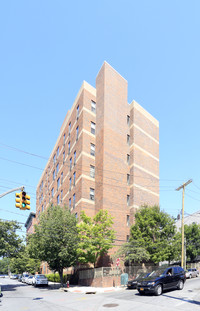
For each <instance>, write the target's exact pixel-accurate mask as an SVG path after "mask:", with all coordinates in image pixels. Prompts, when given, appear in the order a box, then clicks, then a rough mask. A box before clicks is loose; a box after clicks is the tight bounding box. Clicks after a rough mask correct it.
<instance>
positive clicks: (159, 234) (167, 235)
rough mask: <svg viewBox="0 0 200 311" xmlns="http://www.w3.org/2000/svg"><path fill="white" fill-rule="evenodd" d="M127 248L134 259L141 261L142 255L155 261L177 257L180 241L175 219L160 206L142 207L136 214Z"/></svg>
mask: <svg viewBox="0 0 200 311" xmlns="http://www.w3.org/2000/svg"><path fill="white" fill-rule="evenodd" d="M135 247H136V250H135ZM127 248H129V252H130V254H132V258H133V260H134V261H141V260H142V257H143V259H144V260H146V259H148V258H149V259H150V260H151V261H152V262H154V263H158V262H160V261H164V260H168V261H170V260H172V259H177V258H178V257H179V256H180V243H179V238H178V235H177V234H176V226H175V220H174V219H173V218H172V217H171V216H170V215H168V214H167V213H165V212H163V211H161V210H160V208H159V207H158V206H152V207H151V206H150V207H149V206H143V207H141V208H140V210H139V211H138V212H137V213H136V214H135V224H134V225H133V226H132V227H131V230H130V240H129V242H128V243H127V247H126V249H127Z"/></svg>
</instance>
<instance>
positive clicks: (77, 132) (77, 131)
mask: <svg viewBox="0 0 200 311" xmlns="http://www.w3.org/2000/svg"><path fill="white" fill-rule="evenodd" d="M78 134H79V126H77V128H76V140H78Z"/></svg>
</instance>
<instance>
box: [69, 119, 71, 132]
mask: <svg viewBox="0 0 200 311" xmlns="http://www.w3.org/2000/svg"><path fill="white" fill-rule="evenodd" d="M70 133H71V122H69V135H70Z"/></svg>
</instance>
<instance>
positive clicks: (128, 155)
mask: <svg viewBox="0 0 200 311" xmlns="http://www.w3.org/2000/svg"><path fill="white" fill-rule="evenodd" d="M127 164H130V154H127Z"/></svg>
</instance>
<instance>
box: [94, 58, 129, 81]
mask: <svg viewBox="0 0 200 311" xmlns="http://www.w3.org/2000/svg"><path fill="white" fill-rule="evenodd" d="M104 64H106V65H108V66H109V67H110V68H112V70H113V71H115V72H116V73H117V74H118V75H119V76H120V77H121V78H122V79H123V80H124V81H126V83H128V81H127V80H126V79H125V78H124V77H123V76H122V75H121V74H120V73H119V72H118V71H117V70H116V69H115V68H114V67H112V66H111V65H110V64H109V63H108V62H107V61H106V60H104V62H103V64H102V66H101V68H100V69H99V71H98V73H97V75H96V76H98V74H99V72H100V71H101V69H102V67H103V65H104Z"/></svg>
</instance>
